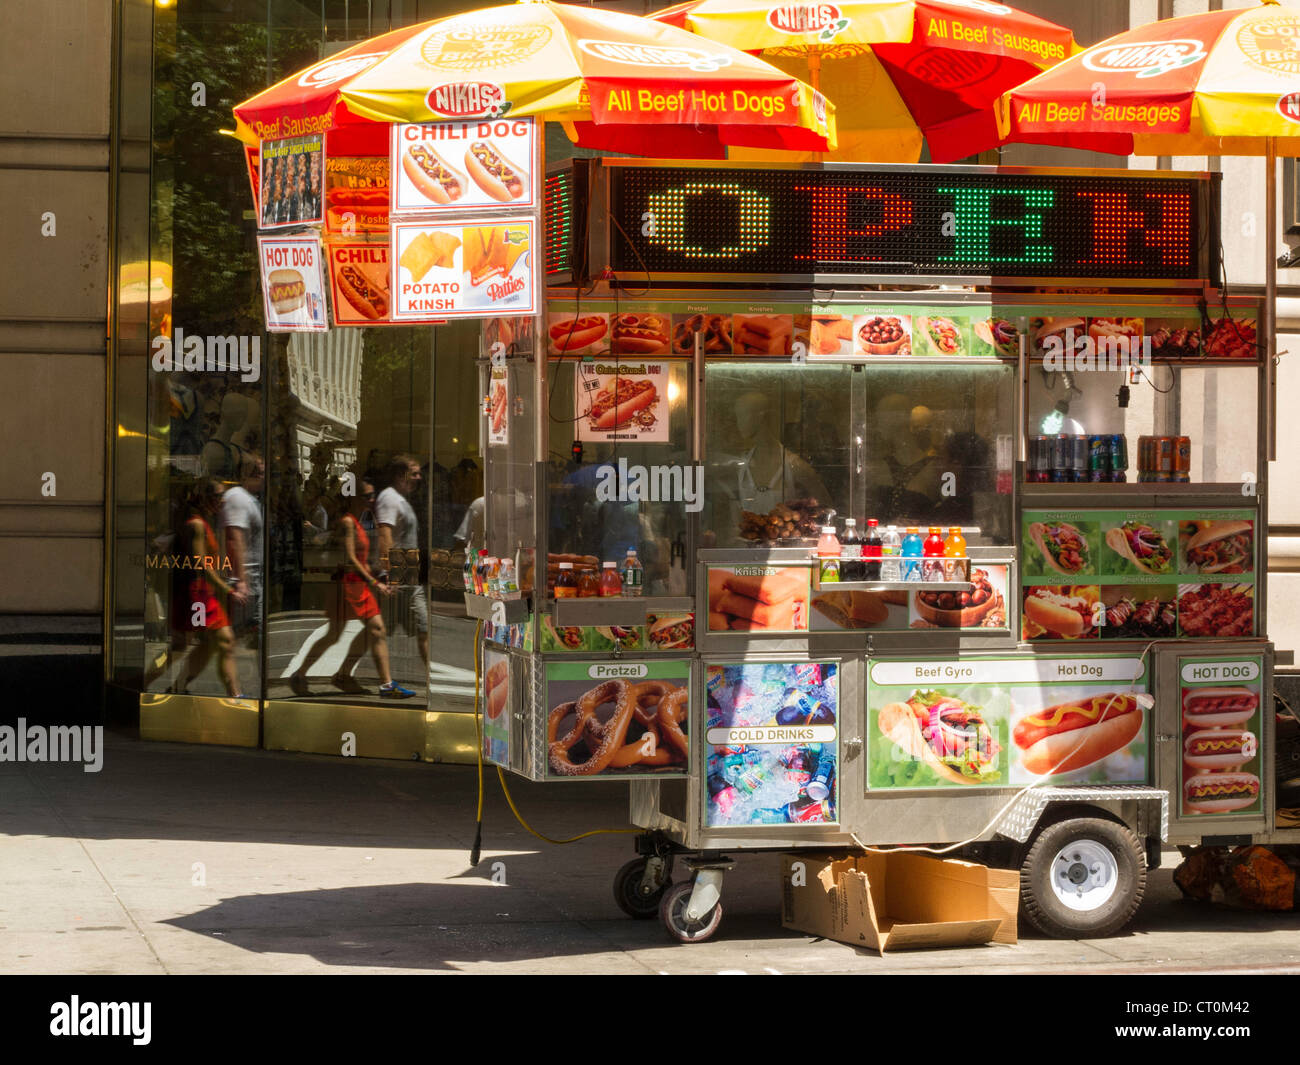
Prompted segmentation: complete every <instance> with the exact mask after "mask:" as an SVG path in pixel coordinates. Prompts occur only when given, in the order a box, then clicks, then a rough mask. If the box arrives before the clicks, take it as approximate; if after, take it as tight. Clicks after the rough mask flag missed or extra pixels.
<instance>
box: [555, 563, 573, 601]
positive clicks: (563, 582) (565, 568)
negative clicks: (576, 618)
mask: <svg viewBox="0 0 1300 1065" xmlns="http://www.w3.org/2000/svg"><path fill="white" fill-rule="evenodd" d="M555 598H556V599H576V598H578V579H577V578H576V577H575V576H574V575H573V563H572V562H561V563H560V572H559V574H558V575H557V576H556V578H555Z"/></svg>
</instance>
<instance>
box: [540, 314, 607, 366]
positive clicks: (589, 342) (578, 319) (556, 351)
mask: <svg viewBox="0 0 1300 1065" xmlns="http://www.w3.org/2000/svg"><path fill="white" fill-rule="evenodd" d="M546 350H547V353H548V354H550V355H559V356H567V355H592V354H602V353H604V352H608V351H609V315H608V314H601V313H587V312H583V313H581V314H571V313H569V314H565V313H561V314H552V315H551V316H550V321H549V328H548V329H547V345H546Z"/></svg>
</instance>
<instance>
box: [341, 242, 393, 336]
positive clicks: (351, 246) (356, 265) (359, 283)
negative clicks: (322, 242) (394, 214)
mask: <svg viewBox="0 0 1300 1065" xmlns="http://www.w3.org/2000/svg"><path fill="white" fill-rule="evenodd" d="M327 248H328V251H329V267H330V289H331V292H332V295H333V301H332V303H333V309H334V324H335V325H389V324H391V321H392V320H391V319H390V318H389V316H388V309H389V306H390V305H391V302H392V301H391V299H390V296H389V289H388V285H389V271H388V245H387V244H385V243H379V242H365V241H348V242H343V241H340V242H338V243H330V244H328V245H327Z"/></svg>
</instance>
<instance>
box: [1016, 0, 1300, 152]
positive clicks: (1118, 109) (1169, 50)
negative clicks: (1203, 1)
mask: <svg viewBox="0 0 1300 1065" xmlns="http://www.w3.org/2000/svg"><path fill="white" fill-rule="evenodd" d="M998 121H999V127H1000V130H1001V133H1002V135H1003V138H1004V140H1007V141H1018V142H1029V143H1036V144H1058V145H1065V146H1067V147H1071V148H1091V149H1093V150H1095V151H1104V152H1117V153H1120V154H1128V153H1130V152H1132V153H1136V154H1138V155H1264V154H1267V153H1268V152H1269V150H1270V143H1271V144H1272V148H1273V150H1275V151H1276V152H1277V154H1279V155H1289V156H1295V155H1300V11H1294V10H1289V9H1287V8H1284V7H1280V6H1278V5H1277V4H1276V3H1273V2H1272V0H1268V2H1267V4H1266V6H1262V7H1256V8H1246V9H1239V10H1232V11H1208V12H1205V13H1203V14H1199V15H1187V16H1185V17H1182V18H1173V19H1164V20H1162V21H1160V22H1152V23H1149V24H1147V25H1145V26H1139V27H1137V28H1135V29H1131V30H1128V31H1126V32H1125V33H1121V34H1117V35H1116V36H1114V37H1111V38H1110V39H1109V40H1106V41H1103V42H1102V43H1101V44H1099V45H1097V46H1096V47H1094V48H1089V49H1088V50H1087V51H1085V52H1081V53H1080V54H1079V55H1076V56H1074V57H1073V58H1072V59H1069V60H1067V61H1066V62H1064V63H1062V64H1061V65H1060V66H1057V67H1054V68H1053V69H1051V70H1049V71H1047V72H1046V73H1044V74H1040V75H1039V76H1038V77H1036V78H1034V79H1033V80H1031V81H1028V82H1026V83H1025V84H1023V85H1020V86H1019V87H1017V88H1015V89H1012V90H1011V91H1010V92H1008V93H1007V94H1006V95H1005V96H1004V97H1003V99H1002V100H1001V102H1000V104H999V106H998Z"/></svg>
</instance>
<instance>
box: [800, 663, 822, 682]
mask: <svg viewBox="0 0 1300 1065" xmlns="http://www.w3.org/2000/svg"><path fill="white" fill-rule="evenodd" d="M794 679H795V682H796V683H797V684H799V685H800V686H801V687H804V688H815V687H816V686H817V685H818V684H820V683H821V682H822V667H821V666H820V665H819V664H818V663H816V662H800V663H799V664H797V665H796V666H795V667H794Z"/></svg>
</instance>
